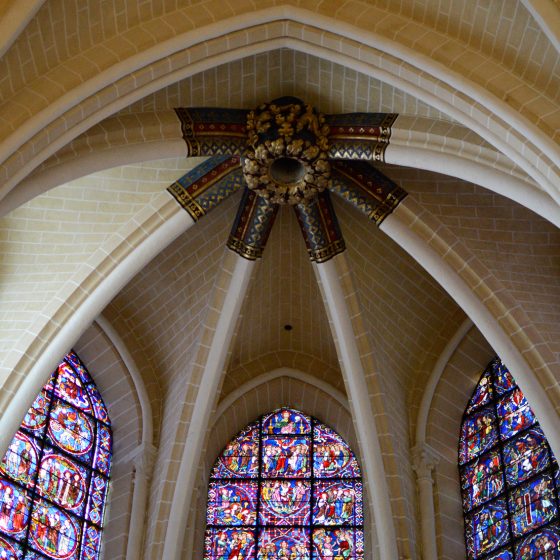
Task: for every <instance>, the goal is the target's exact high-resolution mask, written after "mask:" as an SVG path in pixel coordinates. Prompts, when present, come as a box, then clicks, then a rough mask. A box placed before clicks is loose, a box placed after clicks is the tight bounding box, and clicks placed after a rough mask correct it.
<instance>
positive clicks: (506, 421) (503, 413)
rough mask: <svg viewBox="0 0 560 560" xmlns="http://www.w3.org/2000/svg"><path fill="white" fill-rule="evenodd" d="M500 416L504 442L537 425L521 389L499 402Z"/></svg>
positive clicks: (501, 433) (501, 434) (501, 435)
mask: <svg viewBox="0 0 560 560" xmlns="http://www.w3.org/2000/svg"><path fill="white" fill-rule="evenodd" d="M498 416H499V418H500V437H501V438H502V440H505V439H509V438H510V437H512V436H514V435H516V434H518V433H519V432H521V431H522V430H525V429H526V428H529V427H530V426H532V425H533V424H534V423H535V415H534V414H533V411H532V410H531V408H530V407H529V403H528V402H527V399H526V398H525V397H524V396H523V393H522V392H521V391H520V390H519V389H516V390H515V391H513V392H511V393H509V394H508V395H506V396H505V397H503V398H502V399H501V400H500V401H499V402H498Z"/></svg>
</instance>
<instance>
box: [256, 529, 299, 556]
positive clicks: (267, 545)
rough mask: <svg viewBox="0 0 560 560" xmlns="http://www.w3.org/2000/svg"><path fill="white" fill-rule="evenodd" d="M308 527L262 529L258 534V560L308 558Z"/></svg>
mask: <svg viewBox="0 0 560 560" xmlns="http://www.w3.org/2000/svg"><path fill="white" fill-rule="evenodd" d="M309 557H310V555H309V529H264V530H263V531H261V534H260V536H259V549H258V555H257V558H258V560H276V559H278V560H280V559H282V558H297V560H300V559H301V560H308V559H309Z"/></svg>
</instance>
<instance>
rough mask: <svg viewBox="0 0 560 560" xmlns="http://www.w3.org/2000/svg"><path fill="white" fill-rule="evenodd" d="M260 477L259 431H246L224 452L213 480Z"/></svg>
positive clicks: (214, 472)
mask: <svg viewBox="0 0 560 560" xmlns="http://www.w3.org/2000/svg"><path fill="white" fill-rule="evenodd" d="M258 475H259V430H258V428H250V429H248V430H244V431H243V433H241V434H240V435H239V436H238V437H237V438H235V439H234V440H233V441H232V442H230V443H229V444H228V445H227V447H226V448H225V449H224V450H223V451H222V453H221V454H220V457H219V458H218V460H217V461H216V464H215V465H214V468H213V470H212V478H236V477H240V478H256V477H257V476H258Z"/></svg>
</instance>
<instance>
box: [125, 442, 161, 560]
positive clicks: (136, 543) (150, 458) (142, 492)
mask: <svg viewBox="0 0 560 560" xmlns="http://www.w3.org/2000/svg"><path fill="white" fill-rule="evenodd" d="M156 456H157V449H156V448H155V447H154V446H153V445H151V444H150V445H147V444H144V445H140V446H139V447H138V448H137V449H136V451H135V453H134V455H133V456H132V458H131V459H132V465H133V469H134V491H133V494H132V510H131V512H130V526H129V531H128V544H127V547H126V558H127V560H138V559H139V558H142V545H143V538H144V534H145V533H146V531H145V527H144V523H145V521H146V511H147V509H148V507H147V506H148V491H149V487H150V480H151V479H152V473H153V470H154V464H155V460H156Z"/></svg>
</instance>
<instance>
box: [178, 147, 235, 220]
mask: <svg viewBox="0 0 560 560" xmlns="http://www.w3.org/2000/svg"><path fill="white" fill-rule="evenodd" d="M243 186H244V181H243V175H242V173H241V168H240V166H239V157H238V156H214V157H211V158H209V159H208V160H206V161H205V162H204V163H201V164H200V165H198V166H197V167H195V168H194V169H193V170H191V171H189V172H188V173H186V174H185V175H183V177H181V178H180V179H178V180H177V181H175V183H173V185H171V186H170V187H169V188H168V189H167V190H168V192H169V193H170V194H171V195H172V196H173V197H174V198H175V200H177V202H178V203H179V204H180V205H181V206H182V207H183V208H184V210H185V211H186V212H188V213H189V215H190V217H191V218H192V219H193V220H194V221H195V222H197V221H198V220H200V218H202V216H205V215H206V214H208V212H210V210H212V209H213V208H215V207H216V206H218V204H220V202H222V201H223V200H225V199H226V198H227V197H228V196H230V195H232V194H233V193H234V192H237V191H238V190H239V189H241V188H242V187H243Z"/></svg>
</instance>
